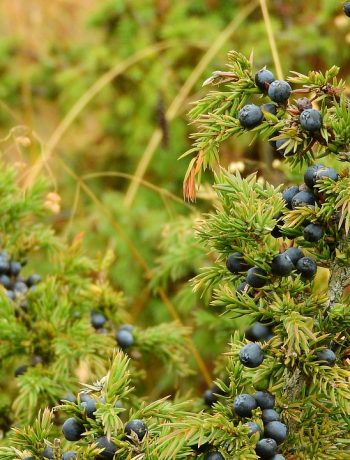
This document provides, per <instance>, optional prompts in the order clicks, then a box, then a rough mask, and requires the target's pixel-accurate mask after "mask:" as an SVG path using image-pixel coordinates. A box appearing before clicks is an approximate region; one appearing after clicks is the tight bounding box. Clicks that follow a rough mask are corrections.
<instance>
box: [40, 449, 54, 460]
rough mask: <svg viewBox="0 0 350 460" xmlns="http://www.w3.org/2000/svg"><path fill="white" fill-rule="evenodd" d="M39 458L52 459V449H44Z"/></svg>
mask: <svg viewBox="0 0 350 460" xmlns="http://www.w3.org/2000/svg"><path fill="white" fill-rule="evenodd" d="M40 457H41V458H46V459H48V460H52V459H53V449H52V447H45V449H44V450H43V452H42V454H41V456H40Z"/></svg>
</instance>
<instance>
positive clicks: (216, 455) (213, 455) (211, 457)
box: [204, 451, 225, 460]
mask: <svg viewBox="0 0 350 460" xmlns="http://www.w3.org/2000/svg"><path fill="white" fill-rule="evenodd" d="M204 459H205V460H225V459H224V457H223V456H222V455H221V454H220V452H218V451H212V452H208V453H207V455H206V456H205V457H204Z"/></svg>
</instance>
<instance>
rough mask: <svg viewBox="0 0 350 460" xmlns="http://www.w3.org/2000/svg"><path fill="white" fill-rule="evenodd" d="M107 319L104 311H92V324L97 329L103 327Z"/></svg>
mask: <svg viewBox="0 0 350 460" xmlns="http://www.w3.org/2000/svg"><path fill="white" fill-rule="evenodd" d="M106 321H107V318H106V317H105V315H103V314H102V313H95V312H94V313H91V326H92V327H93V328H95V329H99V328H101V327H102V326H103V325H104V324H105V322H106Z"/></svg>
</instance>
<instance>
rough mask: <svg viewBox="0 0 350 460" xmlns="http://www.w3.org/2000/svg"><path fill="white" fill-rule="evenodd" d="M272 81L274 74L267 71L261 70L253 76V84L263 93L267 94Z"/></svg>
mask: <svg viewBox="0 0 350 460" xmlns="http://www.w3.org/2000/svg"><path fill="white" fill-rule="evenodd" d="M274 81H275V76H274V74H273V73H272V72H270V71H269V70H267V69H261V70H259V72H257V73H256V74H255V84H256V86H257V87H258V88H260V89H261V90H262V91H264V92H267V90H268V88H269V85H270V84H271V83H272V82H274Z"/></svg>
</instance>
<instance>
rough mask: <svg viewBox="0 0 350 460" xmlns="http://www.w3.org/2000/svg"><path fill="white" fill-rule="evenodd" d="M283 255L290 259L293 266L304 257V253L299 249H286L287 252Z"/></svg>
mask: <svg viewBox="0 0 350 460" xmlns="http://www.w3.org/2000/svg"><path fill="white" fill-rule="evenodd" d="M284 254H287V256H288V257H289V258H290V260H291V261H292V262H293V264H294V265H295V264H296V263H297V262H298V260H299V259H301V258H302V257H304V253H303V251H302V250H301V249H299V248H294V247H293V248H288V249H287V250H285V251H284Z"/></svg>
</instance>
